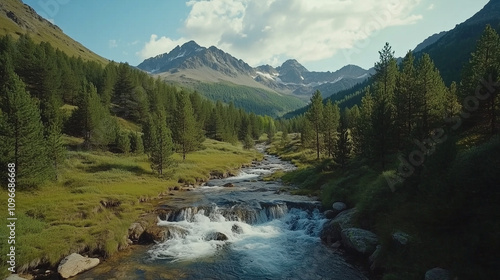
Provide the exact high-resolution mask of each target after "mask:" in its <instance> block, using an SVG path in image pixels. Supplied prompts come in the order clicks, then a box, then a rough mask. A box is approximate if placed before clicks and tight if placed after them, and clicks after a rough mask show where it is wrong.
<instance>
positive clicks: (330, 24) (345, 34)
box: [138, 0, 422, 66]
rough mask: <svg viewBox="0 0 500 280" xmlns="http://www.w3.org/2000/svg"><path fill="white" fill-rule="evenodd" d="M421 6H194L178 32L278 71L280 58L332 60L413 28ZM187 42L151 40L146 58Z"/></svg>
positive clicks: (336, 1) (350, 2)
mask: <svg viewBox="0 0 500 280" xmlns="http://www.w3.org/2000/svg"><path fill="white" fill-rule="evenodd" d="M420 1H421V0H379V1H373V0H308V1H303V0H192V1H189V2H188V3H187V5H188V7H190V8H191V11H190V13H189V15H188V17H187V18H186V20H185V21H184V26H183V27H182V28H181V29H180V32H181V33H182V34H183V37H184V38H190V39H194V40H195V41H196V42H197V43H198V44H200V45H202V46H207V47H208V46H211V45H215V46H217V47H219V48H221V49H223V50H224V51H226V52H229V53H231V54H232V55H234V56H236V57H237V58H241V59H243V60H245V61H246V62H248V63H249V64H251V65H254V66H255V65H258V64H263V63H269V64H272V65H275V63H276V61H278V59H277V58H278V57H280V58H283V57H288V58H296V59H298V60H299V61H300V62H308V61H317V60H321V59H326V58H330V57H332V56H333V55H334V54H335V53H337V52H338V51H340V50H342V49H346V48H351V47H353V46H354V45H356V43H357V42H359V41H363V40H366V39H367V38H369V37H370V36H375V35H376V34H377V33H378V32H380V31H381V30H383V29H385V28H388V27H391V26H400V25H409V24H414V23H416V22H417V21H419V20H421V19H422V16H421V15H415V14H413V11H414V9H415V8H416V7H417V6H418V4H419V3H420ZM186 41H187V40H185V39H183V38H181V39H178V40H172V39H170V38H166V37H161V38H158V36H156V35H152V36H151V39H150V41H149V42H148V43H146V44H145V46H144V48H143V49H142V50H141V51H140V52H139V53H138V55H139V56H140V57H142V58H146V57H151V56H154V55H157V54H160V53H165V52H168V51H170V50H171V49H172V48H173V47H175V46H176V45H179V44H183V43H184V42H186Z"/></svg>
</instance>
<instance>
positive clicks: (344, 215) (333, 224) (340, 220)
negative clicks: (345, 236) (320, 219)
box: [320, 208, 356, 245]
mask: <svg viewBox="0 0 500 280" xmlns="http://www.w3.org/2000/svg"><path fill="white" fill-rule="evenodd" d="M355 214H356V208H352V209H349V210H345V211H342V212H341V213H340V214H338V215H337V216H336V217H335V219H333V220H330V221H328V222H326V223H325V225H324V226H323V229H322V230H321V233H320V237H321V240H322V241H323V242H325V243H326V244H328V245H331V244H334V243H335V242H337V241H340V240H341V239H342V236H341V232H342V230H344V229H347V228H352V227H353V226H354V224H353V217H354V215H355Z"/></svg>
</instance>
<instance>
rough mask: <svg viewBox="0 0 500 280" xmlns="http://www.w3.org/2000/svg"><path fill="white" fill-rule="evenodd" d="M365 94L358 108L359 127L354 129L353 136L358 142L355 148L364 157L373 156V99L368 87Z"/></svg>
mask: <svg viewBox="0 0 500 280" xmlns="http://www.w3.org/2000/svg"><path fill="white" fill-rule="evenodd" d="M364 91H365V95H364V96H363V98H362V99H361V108H360V116H359V122H358V125H359V127H358V128H357V129H355V130H354V131H355V132H356V133H355V135H354V138H355V139H356V140H355V141H354V142H355V143H359V144H358V145H359V146H358V147H357V148H356V150H358V151H359V153H360V154H361V155H362V156H363V157H365V158H373V155H374V151H373V142H374V140H373V138H374V133H375V132H374V131H373V125H372V119H373V108H374V103H375V101H374V100H373V97H372V94H371V92H370V87H367V88H365V89H364Z"/></svg>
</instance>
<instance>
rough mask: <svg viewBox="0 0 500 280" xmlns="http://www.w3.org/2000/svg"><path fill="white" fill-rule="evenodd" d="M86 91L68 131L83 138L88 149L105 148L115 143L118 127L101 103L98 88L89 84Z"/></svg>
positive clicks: (71, 119) (85, 87) (69, 123)
mask: <svg viewBox="0 0 500 280" xmlns="http://www.w3.org/2000/svg"><path fill="white" fill-rule="evenodd" d="M84 89H85V92H83V94H82V96H81V97H80V101H79V102H78V109H77V110H75V111H74V112H73V114H72V115H71V117H70V119H69V121H68V126H69V127H68V131H69V132H70V133H71V134H72V135H74V136H79V137H83V139H84V145H85V146H86V147H87V148H90V147H92V146H97V147H104V146H106V145H108V144H110V143H113V142H114V141H115V139H116V134H117V132H118V125H117V123H116V120H115V119H113V118H111V116H110V115H109V111H108V109H107V108H105V107H104V106H103V104H102V103H101V99H100V98H99V95H98V94H97V89H96V87H95V86H94V85H93V84H88V85H86V86H84Z"/></svg>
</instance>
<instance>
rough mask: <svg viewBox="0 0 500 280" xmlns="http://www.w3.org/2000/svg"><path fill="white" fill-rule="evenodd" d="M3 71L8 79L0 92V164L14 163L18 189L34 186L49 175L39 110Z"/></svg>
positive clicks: (14, 78) (13, 76)
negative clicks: (0, 153)
mask: <svg viewBox="0 0 500 280" xmlns="http://www.w3.org/2000/svg"><path fill="white" fill-rule="evenodd" d="M6 69H8V71H9V76H10V78H9V81H8V83H7V84H6V85H2V88H1V90H0V91H1V96H2V102H1V103H0V105H1V108H0V109H1V110H0V126H1V127H0V128H1V129H0V131H1V132H0V138H1V139H0V151H1V152H2V156H1V157H0V158H1V159H0V161H1V163H2V164H1V165H2V166H6V165H7V164H8V163H14V164H15V168H16V174H17V184H18V186H19V187H21V188H23V187H35V186H38V185H39V184H40V183H42V182H43V181H45V180H46V179H48V176H49V174H50V168H49V166H50V165H49V164H48V161H49V160H48V157H47V149H46V141H45V137H44V135H43V124H42V122H41V116H40V111H39V108H38V105H37V102H36V101H35V100H33V99H32V98H31V96H30V95H29V93H28V92H27V91H26V90H25V84H24V83H23V82H22V81H21V79H20V78H19V77H18V76H17V75H16V74H14V73H13V72H12V71H10V70H11V68H10V67H7V68H6ZM9 69H10V70H9ZM4 174H5V173H4Z"/></svg>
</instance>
